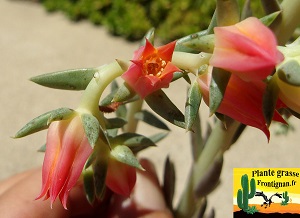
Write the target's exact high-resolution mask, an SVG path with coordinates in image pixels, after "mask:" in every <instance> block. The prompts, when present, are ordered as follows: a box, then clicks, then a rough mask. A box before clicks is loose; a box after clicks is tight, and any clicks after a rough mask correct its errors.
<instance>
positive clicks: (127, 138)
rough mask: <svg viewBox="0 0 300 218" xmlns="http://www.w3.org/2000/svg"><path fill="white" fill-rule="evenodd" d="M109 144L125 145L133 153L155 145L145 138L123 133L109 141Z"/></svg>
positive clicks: (135, 134)
mask: <svg viewBox="0 0 300 218" xmlns="http://www.w3.org/2000/svg"><path fill="white" fill-rule="evenodd" d="M111 144H114V145H126V146H127V147H129V148H130V149H131V150H132V151H133V152H134V153H137V152H138V151H141V150H143V149H145V148H148V147H150V146H156V144H155V143H154V142H153V141H152V140H151V139H149V138H147V137H146V136H143V135H140V134H137V133H123V134H120V135H118V136H116V137H114V138H112V139H111Z"/></svg>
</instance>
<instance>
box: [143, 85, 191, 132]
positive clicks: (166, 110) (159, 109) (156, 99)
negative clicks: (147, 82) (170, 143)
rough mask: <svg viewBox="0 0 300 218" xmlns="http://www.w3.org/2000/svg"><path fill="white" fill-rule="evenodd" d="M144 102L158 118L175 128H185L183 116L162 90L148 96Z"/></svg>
mask: <svg viewBox="0 0 300 218" xmlns="http://www.w3.org/2000/svg"><path fill="white" fill-rule="evenodd" d="M145 100H146V102H147V104H148V105H149V106H150V108H151V109H152V110H153V111H154V112H155V113H157V114H158V115H159V116H161V117H162V118H164V119H165V120H167V121H169V122H170V123H172V124H174V125H176V126H179V127H181V128H185V123H184V115H183V114H182V113H181V111H180V110H179V109H178V108H177V107H176V106H175V105H174V104H173V103H172V101H171V100H170V99H169V98H168V96H167V95H166V94H165V93H164V92H163V91H162V90H158V91H156V92H154V93H152V94H150V95H148V96H147V97H146V98H145Z"/></svg>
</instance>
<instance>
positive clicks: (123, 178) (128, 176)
mask: <svg viewBox="0 0 300 218" xmlns="http://www.w3.org/2000/svg"><path fill="white" fill-rule="evenodd" d="M135 182H136V169H135V168H134V167H132V166H129V165H127V164H125V163H121V162H119V161H118V160H116V159H115V158H114V157H111V158H110V160H109V162H108V169H107V174H106V181H105V183H106V186H107V187H108V188H109V189H110V190H112V191H113V192H114V193H116V194H119V195H122V196H125V197H129V196H130V194H131V191H132V189H133V187H134V185H135Z"/></svg>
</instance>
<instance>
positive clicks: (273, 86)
mask: <svg viewBox="0 0 300 218" xmlns="http://www.w3.org/2000/svg"><path fill="white" fill-rule="evenodd" d="M274 80H275V79H274V77H273V78H272V79H271V80H270V81H269V83H268V84H267V87H266V90H265V92H264V95H263V115H264V118H265V121H266V124H267V126H270V124H271V122H272V119H273V116H274V111H275V109H276V103H277V99H278V93H279V88H278V86H277V83H276V81H274Z"/></svg>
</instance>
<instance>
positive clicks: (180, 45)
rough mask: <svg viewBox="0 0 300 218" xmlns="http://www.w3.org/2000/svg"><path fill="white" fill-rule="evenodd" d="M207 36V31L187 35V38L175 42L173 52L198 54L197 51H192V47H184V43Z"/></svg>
mask: <svg viewBox="0 0 300 218" xmlns="http://www.w3.org/2000/svg"><path fill="white" fill-rule="evenodd" d="M206 34H207V31H206V30H202V31H200V32H198V33H193V34H191V35H188V36H185V37H183V38H181V39H179V40H177V42H176V46H175V49H174V50H175V51H182V52H188V53H195V54H196V53H199V51H198V50H197V49H194V48H192V47H187V46H184V44H185V43H188V42H189V41H190V40H193V39H195V38H198V37H202V36H204V35H206Z"/></svg>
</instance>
